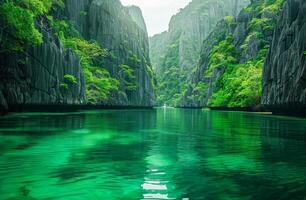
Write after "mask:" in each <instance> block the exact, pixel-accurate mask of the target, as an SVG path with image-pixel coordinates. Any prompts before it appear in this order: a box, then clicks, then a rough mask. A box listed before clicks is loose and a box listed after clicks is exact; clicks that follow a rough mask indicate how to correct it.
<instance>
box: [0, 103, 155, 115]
mask: <svg viewBox="0 0 306 200" xmlns="http://www.w3.org/2000/svg"><path fill="white" fill-rule="evenodd" d="M153 108H154V106H132V105H122V106H121V105H120V106H118V105H113V106H111V105H87V104H83V105H67V104H50V105H48V104H27V105H10V107H9V109H8V110H4V111H3V110H0V116H5V115H7V114H9V113H22V112H34V113H35V112H38V113H39V112H50V113H52V112H54V113H57V112H59V113H60V112H76V111H82V110H100V109H104V110H115V109H116V110H130V109H147V110H150V109H153Z"/></svg>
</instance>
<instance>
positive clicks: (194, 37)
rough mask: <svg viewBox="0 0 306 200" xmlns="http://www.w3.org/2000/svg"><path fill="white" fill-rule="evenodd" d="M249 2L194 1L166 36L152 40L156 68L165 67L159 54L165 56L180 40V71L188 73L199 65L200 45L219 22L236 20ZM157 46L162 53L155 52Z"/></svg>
mask: <svg viewBox="0 0 306 200" xmlns="http://www.w3.org/2000/svg"><path fill="white" fill-rule="evenodd" d="M249 2H250V1H249V0H217V1H216V0H207V1H203V0H193V1H192V2H191V3H190V4H189V5H188V6H186V7H185V8H184V9H181V11H180V12H179V13H178V14H176V15H175V16H173V17H172V19H171V21H170V23H169V30H168V31H167V32H165V33H162V34H158V35H156V36H153V37H152V38H150V45H151V47H150V48H151V49H150V50H151V55H152V56H151V57H152V63H153V65H154V66H155V67H156V68H159V67H163V66H160V65H159V64H158V63H159V60H160V57H161V56H163V55H162V54H160V53H159V52H161V53H163V52H164V51H165V50H163V49H167V48H168V46H169V45H171V44H172V43H174V42H175V41H176V40H178V42H179V65H180V66H179V67H180V68H181V69H186V70H191V69H193V68H194V67H195V66H196V64H197V63H198V59H199V55H200V51H201V47H200V46H199V45H198V44H201V43H202V42H203V41H204V39H205V38H206V37H207V36H208V35H209V33H210V32H211V31H212V30H213V28H214V27H215V25H216V24H217V22H218V21H219V20H221V19H222V18H223V17H225V16H228V15H230V16H232V15H233V16H236V15H237V14H238V12H239V11H240V10H241V9H242V8H244V7H245V6H247V5H248V4H249ZM165 41H167V42H165ZM162 42H163V43H162ZM156 43H159V44H160V45H163V47H160V48H158V49H159V50H161V51H156V50H155V49H154V48H155V47H156V46H158V44H156ZM161 43H162V44H161ZM155 54H159V55H157V56H156V55H155ZM157 70H158V69H157Z"/></svg>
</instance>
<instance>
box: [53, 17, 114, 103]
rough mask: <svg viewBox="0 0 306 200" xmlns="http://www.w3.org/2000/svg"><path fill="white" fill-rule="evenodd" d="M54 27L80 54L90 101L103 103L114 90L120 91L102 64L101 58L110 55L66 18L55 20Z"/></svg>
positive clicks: (65, 42) (67, 43)
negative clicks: (85, 36)
mask: <svg viewBox="0 0 306 200" xmlns="http://www.w3.org/2000/svg"><path fill="white" fill-rule="evenodd" d="M53 28H54V29H55V30H56V33H57V35H58V36H59V38H60V40H61V41H62V43H63V45H64V46H65V47H66V48H71V49H73V50H74V52H76V53H77V54H78V56H79V57H80V60H81V65H82V67H83V70H84V74H85V81H86V98H87V101H88V102H89V103H103V102H105V101H107V100H108V99H109V97H110V95H111V93H112V92H116V91H118V87H119V82H118V80H116V79H114V78H112V77H111V76H110V74H109V72H108V71H107V70H106V69H103V68H102V67H98V66H101V65H102V64H101V62H102V61H101V59H102V58H103V57H106V56H108V55H109V53H108V51H107V50H105V49H103V48H101V47H100V45H99V44H98V43H97V42H95V41H87V40H84V39H82V38H81V37H80V36H79V33H78V32H77V31H76V30H75V29H74V28H73V27H72V26H71V25H70V24H69V23H68V22H67V21H65V20H54V21H53Z"/></svg>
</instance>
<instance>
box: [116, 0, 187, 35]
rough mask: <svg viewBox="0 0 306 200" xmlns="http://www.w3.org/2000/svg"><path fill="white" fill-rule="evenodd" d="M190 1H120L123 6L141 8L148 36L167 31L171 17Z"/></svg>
mask: <svg viewBox="0 0 306 200" xmlns="http://www.w3.org/2000/svg"><path fill="white" fill-rule="evenodd" d="M190 1H191V0H121V2H122V4H123V5H136V6H138V7H140V8H141V10H142V14H143V15H144V18H145V21H146V24H147V28H148V32H149V35H150V36H152V35H154V34H156V33H161V32H163V31H165V30H167V29H168V24H169V21H170V19H171V16H172V15H174V14H176V13H177V12H178V10H179V9H180V8H183V7H185V6H186V5H187V4H188V3H189V2H190Z"/></svg>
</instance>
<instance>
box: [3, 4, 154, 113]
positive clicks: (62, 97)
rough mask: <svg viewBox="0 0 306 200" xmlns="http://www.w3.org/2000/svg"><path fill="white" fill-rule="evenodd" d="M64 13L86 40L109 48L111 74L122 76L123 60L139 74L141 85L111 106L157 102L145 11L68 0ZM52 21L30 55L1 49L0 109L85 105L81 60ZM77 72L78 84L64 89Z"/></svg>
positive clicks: (44, 26)
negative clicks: (65, 77)
mask: <svg viewBox="0 0 306 200" xmlns="http://www.w3.org/2000/svg"><path fill="white" fill-rule="evenodd" d="M63 15H64V18H65V19H67V20H69V22H70V23H71V24H72V25H73V26H74V27H75V28H76V29H77V30H78V31H79V33H80V34H81V36H82V37H83V38H84V39H86V40H95V41H97V42H98V43H99V44H100V45H101V46H102V47H103V48H106V49H108V50H109V52H110V54H111V58H107V59H105V61H104V64H103V66H100V67H103V68H106V69H107V70H108V71H109V72H110V74H111V76H112V77H115V78H117V79H118V80H120V68H119V66H120V65H121V64H124V65H128V66H130V67H131V68H132V69H133V70H134V73H135V77H136V78H135V79H136V85H137V88H136V89H135V90H133V91H130V90H124V89H123V90H121V91H120V92H119V93H118V94H116V95H113V96H115V97H113V98H112V99H111V100H109V101H108V102H105V104H106V105H116V106H153V105H154V100H155V96H154V92H153V77H152V76H153V75H152V69H151V64H150V58H149V42H148V36H147V29H146V25H145V23H144V19H143V17H142V13H141V10H140V9H139V8H137V7H134V6H132V7H128V8H126V7H124V6H122V5H121V3H120V1H119V0H78V1H76V0H66V1H65V11H64V13H63ZM47 24H48V23H47V22H44V21H40V22H39V24H38V28H39V29H41V32H42V33H43V35H44V40H43V44H42V45H40V46H35V47H28V48H27V50H26V53H25V55H20V54H19V55H12V54H4V53H1V54H0V72H1V73H0V110H8V109H12V108H13V107H14V105H16V104H18V105H19V104H21V105H23V104H46V105H48V104H56V105H57V104H64V105H65V104H73V105H75V104H77V105H78V104H85V103H86V96H85V88H86V83H85V80H84V75H83V70H82V66H81V65H80V60H79V58H78V56H76V54H75V53H73V52H72V50H69V49H68V50H66V49H65V48H64V47H63V46H62V44H61V42H60V41H59V39H58V38H57V37H56V36H55V35H54V33H53V31H52V29H50V28H49V27H48V25H47ZM67 74H69V75H73V76H74V77H75V78H76V80H77V83H76V84H73V85H71V86H70V87H69V88H68V90H67V91H65V90H63V83H64V82H65V80H64V76H65V75H67Z"/></svg>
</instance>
